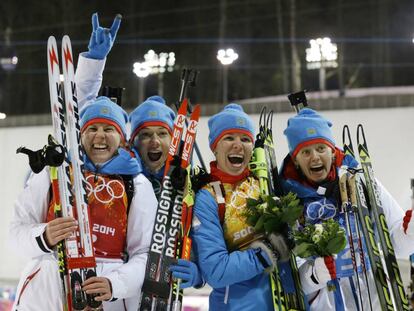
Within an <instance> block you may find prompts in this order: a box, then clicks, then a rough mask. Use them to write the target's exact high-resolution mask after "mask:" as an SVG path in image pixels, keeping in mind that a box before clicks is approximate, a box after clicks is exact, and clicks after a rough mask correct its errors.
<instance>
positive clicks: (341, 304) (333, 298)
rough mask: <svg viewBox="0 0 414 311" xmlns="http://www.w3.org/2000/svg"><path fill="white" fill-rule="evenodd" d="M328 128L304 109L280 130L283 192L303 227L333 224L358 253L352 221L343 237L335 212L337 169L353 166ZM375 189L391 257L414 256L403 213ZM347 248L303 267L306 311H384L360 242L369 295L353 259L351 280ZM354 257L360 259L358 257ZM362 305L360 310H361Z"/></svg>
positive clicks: (337, 205) (338, 211) (381, 190)
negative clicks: (296, 206) (299, 212)
mask: <svg viewBox="0 0 414 311" xmlns="http://www.w3.org/2000/svg"><path fill="white" fill-rule="evenodd" d="M331 126H332V124H331V122H329V121H328V120H326V119H325V118H324V117H323V116H322V115H320V114H318V113H317V112H316V111H314V110H312V109H309V108H304V109H302V110H301V111H300V112H299V114H298V115H296V116H294V117H292V118H290V119H289V121H288V126H287V128H286V129H285V131H284V134H285V135H286V137H287V141H288V145H289V155H288V156H287V157H286V159H285V161H284V164H283V167H282V177H283V180H284V181H283V183H284V185H283V186H284V188H285V190H286V191H292V192H294V193H296V194H297V195H298V197H299V198H300V199H301V201H302V203H303V205H304V218H305V220H306V222H307V223H312V224H315V223H319V222H321V221H323V220H325V219H334V220H335V221H337V222H338V223H339V224H340V226H342V227H343V228H344V230H346V232H347V235H346V236H347V238H348V239H349V236H350V235H351V234H352V236H353V241H354V245H355V248H356V250H357V251H358V252H359V251H360V250H359V248H358V246H357V241H358V240H357V239H358V236H357V235H356V227H355V220H354V218H353V215H350V218H349V219H350V221H349V222H350V224H351V225H350V227H351V232H348V229H347V226H346V225H345V224H346V220H345V215H344V212H343V211H341V209H340V206H341V199H340V196H339V189H338V174H339V173H338V172H339V170H340V168H341V167H342V166H346V167H353V168H356V167H357V166H358V163H357V162H356V160H355V159H354V158H353V157H351V156H349V155H345V154H344V153H343V151H342V150H340V149H339V148H337V147H335V141H334V139H333V134H332V132H331V129H330V127H331ZM377 185H378V190H379V191H378V192H379V196H380V200H381V202H382V207H383V209H384V214H385V218H386V221H387V225H388V228H389V232H390V236H391V240H392V244H393V246H394V250H395V254H396V256H397V257H406V258H408V256H409V254H411V253H413V252H414V239H413V237H414V235H410V234H406V233H405V232H404V230H403V216H404V211H403V210H402V208H401V207H400V206H399V205H398V204H397V202H396V201H395V200H394V199H393V198H392V196H391V195H390V194H389V193H388V191H387V190H386V189H385V188H384V187H383V186H382V185H381V184H380V183H379V182H377ZM361 234H362V232H361ZM349 245H350V239H349V240H348V241H347V245H346V247H345V249H344V250H343V251H341V252H340V253H339V254H338V255H337V257H336V258H335V259H333V258H332V257H330V258H329V260H327V259H328V258H326V257H316V258H307V259H306V260H304V262H302V263H303V264H302V265H301V266H300V268H299V272H300V276H301V283H302V288H303V291H304V293H305V294H306V296H307V299H308V302H309V305H310V310H336V311H341V310H371V305H372V310H384V309H383V308H385V306H381V304H380V301H379V299H378V295H377V290H376V287H375V284H374V280H373V278H372V268H371V266H370V265H369V259H368V256H367V251H366V246H365V243H363V249H364V250H365V262H366V268H367V270H368V274H369V278H368V283H369V289H370V292H368V288H367V284H366V280H365V277H363V274H362V268H361V266H360V260H356V262H357V265H358V274H359V277H358V278H357V277H356V273H355V271H354V267H353V262H352V259H351V252H350V247H349ZM355 256H356V258H360V255H359V254H356V255H355ZM327 282H333V285H334V286H335V288H336V289H335V290H332V288H331V287H330V286H328V285H327ZM393 282H396V280H393ZM358 283H359V286H360V291H359V290H358ZM369 293H370V295H369ZM361 303H362V304H363V307H362V306H360V304H361Z"/></svg>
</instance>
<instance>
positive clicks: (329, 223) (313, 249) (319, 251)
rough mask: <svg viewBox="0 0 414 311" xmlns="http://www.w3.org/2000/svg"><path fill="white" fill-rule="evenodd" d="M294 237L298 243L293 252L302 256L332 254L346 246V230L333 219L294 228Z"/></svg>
mask: <svg viewBox="0 0 414 311" xmlns="http://www.w3.org/2000/svg"><path fill="white" fill-rule="evenodd" d="M293 237H294V239H295V244H296V246H295V248H294V249H293V252H294V253H295V254H296V255H297V256H299V257H302V258H307V257H310V256H318V257H323V256H332V255H335V254H338V253H339V252H340V251H342V250H343V249H344V248H345V246H346V237H345V230H344V229H343V228H342V227H340V226H339V224H338V223H337V222H336V221H335V220H333V219H328V220H325V221H323V222H322V223H320V224H315V225H312V224H307V225H306V226H305V227H303V228H302V229H301V230H294V231H293Z"/></svg>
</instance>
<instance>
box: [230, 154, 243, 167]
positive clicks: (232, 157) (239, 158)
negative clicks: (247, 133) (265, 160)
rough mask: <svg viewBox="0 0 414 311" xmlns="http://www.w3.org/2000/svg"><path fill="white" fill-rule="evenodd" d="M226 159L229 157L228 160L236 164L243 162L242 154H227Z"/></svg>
mask: <svg viewBox="0 0 414 311" xmlns="http://www.w3.org/2000/svg"><path fill="white" fill-rule="evenodd" d="M227 159H229V162H230V163H231V164H236V165H238V164H242V163H243V160H244V157H243V156H242V155H236V154H232V155H229V156H227Z"/></svg>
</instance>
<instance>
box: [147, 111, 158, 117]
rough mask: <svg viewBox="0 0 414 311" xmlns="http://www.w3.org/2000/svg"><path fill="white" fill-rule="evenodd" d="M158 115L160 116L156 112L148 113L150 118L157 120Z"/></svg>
mask: <svg viewBox="0 0 414 311" xmlns="http://www.w3.org/2000/svg"><path fill="white" fill-rule="evenodd" d="M157 115H158V113H157V111H156V110H150V111H148V116H149V117H152V118H155V117H156V116H157Z"/></svg>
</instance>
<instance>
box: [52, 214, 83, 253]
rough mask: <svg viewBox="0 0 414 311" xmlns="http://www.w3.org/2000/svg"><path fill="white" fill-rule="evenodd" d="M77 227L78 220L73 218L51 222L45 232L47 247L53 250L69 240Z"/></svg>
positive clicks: (62, 218)
mask: <svg viewBox="0 0 414 311" xmlns="http://www.w3.org/2000/svg"><path fill="white" fill-rule="evenodd" d="M77 226H78V224H77V222H76V220H75V219H74V218H72V217H59V218H56V219H53V220H51V221H49V222H48V223H47V225H46V231H45V240H46V243H47V245H48V246H49V247H50V248H53V247H54V246H55V245H56V244H57V243H59V242H60V241H62V240H63V239H66V238H69V237H70V236H71V234H72V233H73V232H74V231H75V230H76V228H77Z"/></svg>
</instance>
